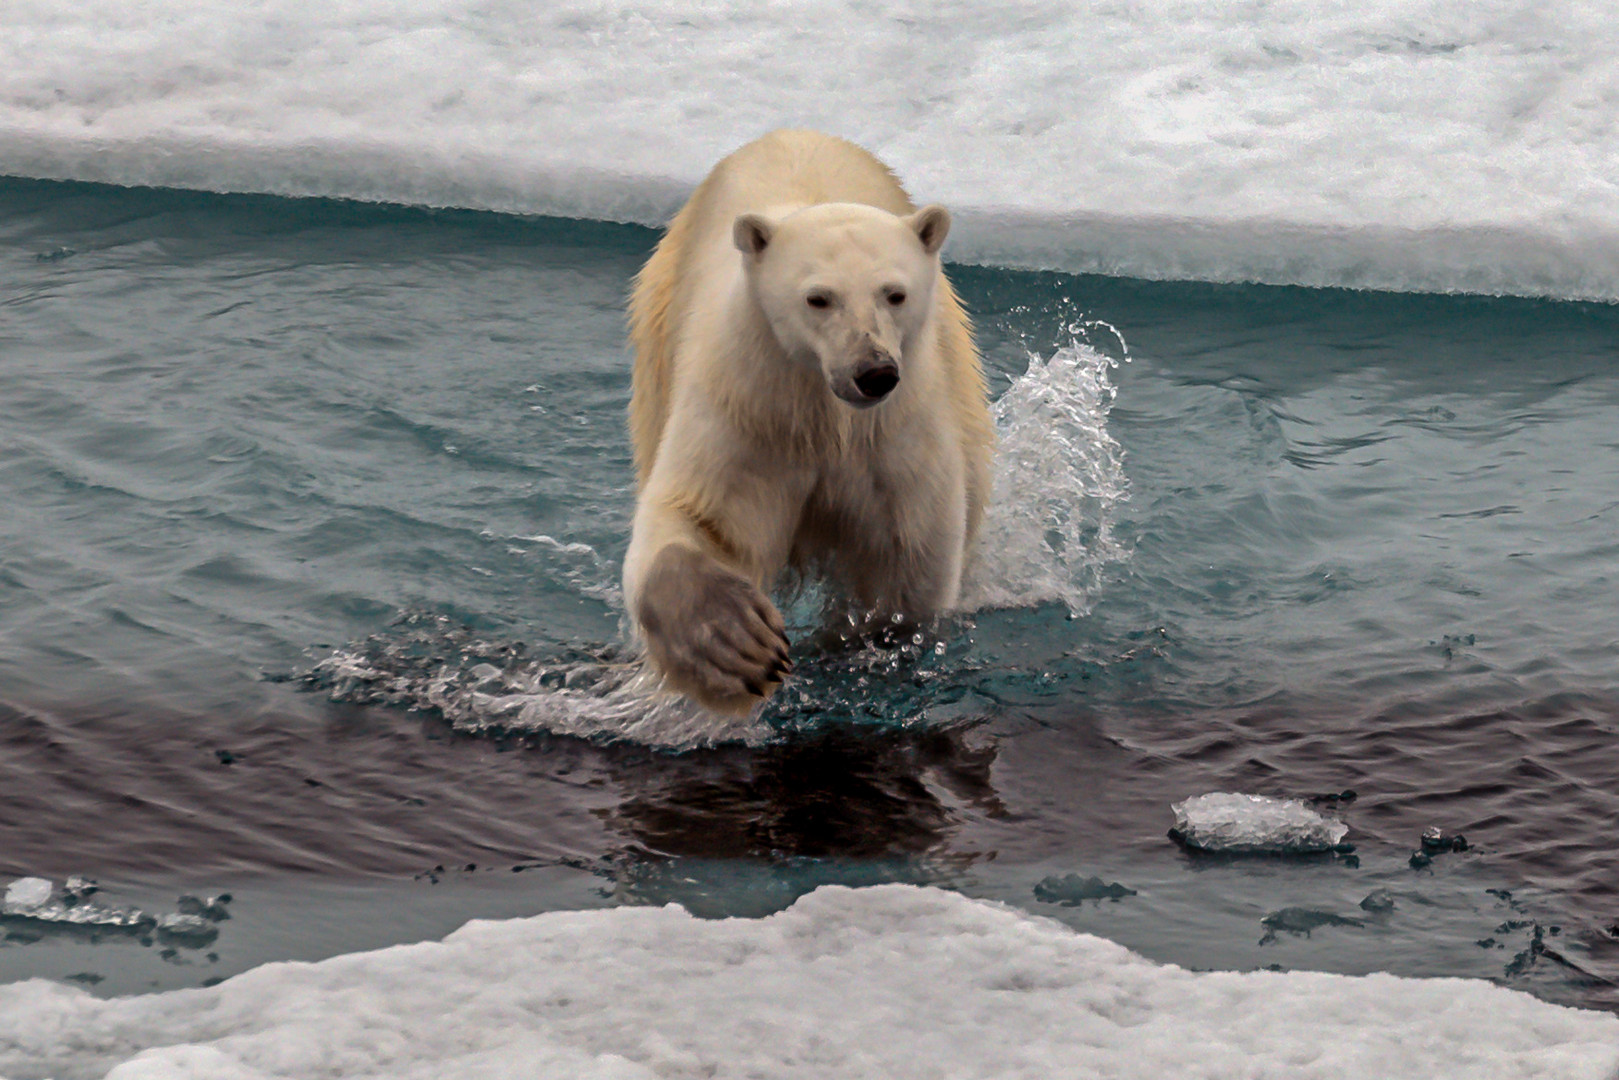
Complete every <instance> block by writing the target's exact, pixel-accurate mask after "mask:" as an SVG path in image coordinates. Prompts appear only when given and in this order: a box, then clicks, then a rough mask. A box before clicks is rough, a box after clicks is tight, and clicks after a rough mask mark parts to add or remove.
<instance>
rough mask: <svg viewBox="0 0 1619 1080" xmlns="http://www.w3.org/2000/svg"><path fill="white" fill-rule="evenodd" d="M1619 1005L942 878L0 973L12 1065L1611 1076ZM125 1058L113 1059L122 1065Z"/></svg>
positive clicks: (569, 1072)
mask: <svg viewBox="0 0 1619 1080" xmlns="http://www.w3.org/2000/svg"><path fill="white" fill-rule="evenodd" d="M1616 1069H1619V1017H1614V1016H1611V1015H1609V1014H1606V1013H1599V1012H1590V1011H1582V1010H1577V1009H1569V1008H1564V1007H1561V1006H1556V1005H1550V1004H1547V1003H1545V1002H1542V1001H1539V1000H1537V999H1535V998H1533V997H1530V996H1529V995H1527V994H1523V993H1519V992H1516V991H1512V990H1506V989H1502V988H1500V987H1497V986H1493V985H1491V984H1489V983H1485V982H1478V981H1466V980H1459V979H1402V978H1396V977H1394V976H1389V975H1372V976H1366V977H1361V978H1352V977H1347V976H1342V975H1326V974H1313V973H1295V974H1286V975H1284V974H1279V973H1274V972H1250V973H1236V972H1212V973H1207V972H1206V973H1194V972H1190V971H1186V970H1184V969H1182V968H1178V967H1174V966H1170V965H1163V964H1156V963H1153V962H1151V961H1148V960H1145V959H1143V958H1141V957H1140V956H1137V955H1135V954H1133V953H1131V952H1129V951H1128V950H1126V949H1125V948H1123V947H1122V946H1119V945H1115V944H1112V943H1111V942H1108V941H1104V940H1102V939H1100V938H1096V937H1091V936H1088V935H1085V934H1079V933H1075V932H1074V931H1072V930H1070V929H1068V928H1067V927H1065V926H1063V925H1062V924H1060V923H1057V922H1053V921H1049V920H1046V919H1041V918H1036V917H1032V916H1029V915H1026V914H1022V913H1020V912H1017V911H1014V910H1012V909H1010V908H1007V907H1003V906H1001V905H998V904H992V903H987V902H984V901H978V900H970V899H967V898H964V897H962V896H959V895H957V894H954V893H950V892H945V891H942V890H938V889H931V888H918V887H914V886H905V885H885V886H879V887H876V888H867V889H847V888H842V887H835V886H829V887H824V888H822V889H819V890H817V891H816V892H814V893H812V894H810V895H809V896H807V897H804V898H803V899H801V900H799V901H798V903H797V904H795V905H794V906H793V907H792V908H790V909H788V910H787V911H784V912H781V913H779V914H777V915H773V916H770V917H769V918H764V919H726V920H719V921H704V920H699V919H695V918H693V917H692V916H690V915H688V914H686V912H684V911H683V910H681V909H680V908H678V907H673V906H671V907H665V908H617V909H612V910H605V911H579V912H555V913H551V914H546V915H539V916H535V917H533V918H528V919H513V920H508V921H502V922H473V923H469V924H468V925H467V926H466V927H464V928H462V929H461V930H459V931H457V932H455V933H454V934H451V935H450V936H449V937H448V938H446V939H445V940H444V941H443V942H434V943H425V944H418V945H401V946H395V947H393V948H388V949H382V950H380V951H377V952H373V953H362V954H351V955H348V956H340V957H336V958H334V959H330V960H325V961H322V962H320V963H316V964H303V963H281V964H268V965H265V966H264V967H261V968H257V969H255V970H253V971H249V972H247V973H245V974H242V975H239V976H237V977H235V978H233V979H229V980H227V981H226V982H224V983H223V984H221V985H219V986H216V987H212V988H208V989H201V990H181V991H174V992H170V993H165V994H150V995H142V996H135V997H126V998H115V999H112V1000H102V999H98V998H95V997H93V996H91V995H89V994H88V993H85V992H84V991H82V990H79V989H76V988H70V987H67V986H63V985H60V984H56V983H50V982H45V981H40V980H36V981H31V982H27V983H19V984H14V985H11V986H5V987H0V1073H4V1074H5V1075H7V1076H9V1077H12V1080H21V1078H22V1077H27V1076H38V1075H41V1074H42V1073H46V1072H49V1073H52V1074H54V1075H57V1076H62V1077H68V1076H93V1075H102V1074H103V1073H104V1072H105V1074H106V1075H107V1076H109V1077H110V1080H155V1078H159V1077H161V1078H164V1080H174V1078H184V1077H198V1078H201V1077H211V1078H213V1077H217V1078H230V1080H264V1078H267V1077H299V1078H302V1077H309V1076H316V1075H320V1076H343V1077H356V1078H357V1077H384V1076H386V1077H398V1078H414V1077H424V1078H425V1077H442V1076H465V1077H470V1076H477V1077H488V1078H500V1077H514V1078H515V1077H524V1078H532V1077H541V1076H543V1077H563V1076H566V1077H570V1078H578V1080H585V1078H613V1080H632V1078H636V1080H640V1078H648V1077H695V1076H705V1077H718V1078H724V1077H752V1078H758V1080H768V1078H777V1077H829V1076H836V1077H839V1078H843V1080H854V1078H860V1077H882V1078H885V1080H886V1078H895V1077H927V1078H929V1080H942V1078H952V1077H960V1078H964V1080H965V1078H971V1080H982V1078H984V1077H991V1076H993V1077H1007V1078H1019V1077H1028V1078H1031V1080H1033V1078H1037V1077H1038V1078H1040V1080H1048V1078H1050V1077H1056V1076H1084V1077H1098V1078H1107V1077H1139V1078H1142V1080H1162V1078H1164V1077H1176V1078H1177V1080H1195V1078H1199V1077H1208V1078H1213V1077H1244V1078H1270V1077H1275V1078H1278V1080H1279V1078H1283V1077H1286V1078H1288V1080H1308V1078H1311V1077H1320V1078H1331V1080H1341V1078H1342V1077H1346V1076H1357V1077H1378V1078H1379V1080H1399V1078H1402V1077H1411V1078H1416V1080H1432V1078H1433V1077H1438V1076H1443V1077H1457V1078H1460V1077H1468V1078H1474V1080H1484V1078H1507V1077H1513V1078H1529V1077H1544V1078H1546V1080H1612V1077H1613V1076H1614V1073H1615V1070H1616ZM107 1070H110V1072H109V1071H107Z"/></svg>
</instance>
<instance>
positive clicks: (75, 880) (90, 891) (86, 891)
mask: <svg viewBox="0 0 1619 1080" xmlns="http://www.w3.org/2000/svg"><path fill="white" fill-rule="evenodd" d="M100 890H101V886H99V885H97V884H96V883H95V881H94V880H92V879H91V878H87V877H84V876H82V875H80V874H74V875H73V876H72V877H70V878H68V879H67V880H66V881H64V882H62V902H63V903H64V904H66V905H67V906H68V907H73V906H74V905H75V904H78V903H79V902H80V901H83V900H88V899H89V898H90V897H92V896H94V895H95V894H96V893H97V892H99V891H100Z"/></svg>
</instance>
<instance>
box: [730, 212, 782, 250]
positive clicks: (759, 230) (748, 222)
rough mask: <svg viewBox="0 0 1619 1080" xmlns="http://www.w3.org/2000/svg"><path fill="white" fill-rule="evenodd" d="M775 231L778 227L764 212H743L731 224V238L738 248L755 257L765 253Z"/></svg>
mask: <svg viewBox="0 0 1619 1080" xmlns="http://www.w3.org/2000/svg"><path fill="white" fill-rule="evenodd" d="M775 233H776V227H775V226H774V225H772V224H771V223H770V220H769V219H768V218H766V217H765V216H764V215H763V214H743V215H742V216H741V217H739V218H737V219H736V224H735V225H733V226H731V240H732V241H733V242H734V243H735V244H736V249H737V250H738V251H740V252H742V254H744V255H751V256H753V257H754V258H755V259H757V258H758V257H759V256H760V255H763V254H764V252H765V248H767V247H769V246H770V238H771V237H772V236H774V235H775Z"/></svg>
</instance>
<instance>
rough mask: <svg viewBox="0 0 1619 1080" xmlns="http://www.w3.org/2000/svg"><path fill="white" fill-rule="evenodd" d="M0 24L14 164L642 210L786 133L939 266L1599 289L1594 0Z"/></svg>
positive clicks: (1606, 61)
mask: <svg viewBox="0 0 1619 1080" xmlns="http://www.w3.org/2000/svg"><path fill="white" fill-rule="evenodd" d="M5 31H6V32H5V34H3V35H0V173H5V174H11V175H17V176H31V177H54V178H71V179H85V180H104V181H111V182H113V183H120V184H134V185H154V184H155V185H171V186H177V187H186V188H200V189H205V190H213V191H253V192H273V193H281V194H288V195H329V196H346V197H353V198H359V199H375V200H387V201H395V202H403V203H421V204H427V205H434V206H464V207H476V208H486V209H495V210H510V211H519V212H530V213H548V214H560V215H565V216H576V217H589V218H604V219H611V220H622V221H635V222H643V223H647V224H661V223H662V222H663V221H664V220H666V218H667V217H668V215H669V214H670V212H671V211H672V210H673V208H675V207H676V206H677V205H678V204H679V202H680V200H681V199H682V198H683V196H684V195H685V193H686V192H687V191H688V190H689V188H690V186H691V185H692V184H693V183H694V182H695V181H696V180H697V179H699V178H700V177H701V176H702V175H703V173H704V172H705V171H706V170H707V169H708V167H709V166H710V165H711V164H712V163H713V162H714V161H715V160H716V159H717V158H718V157H719V156H720V155H721V154H723V153H725V152H726V151H728V150H730V149H731V148H733V147H735V146H736V145H738V144H740V143H741V142H744V141H746V140H747V139H749V138H751V137H753V136H755V135H758V134H760V133H761V132H763V131H766V130H768V129H770V128H773V127H778V126H782V125H798V126H811V127H818V128H823V129H827V130H831V131H834V132H837V133H839V134H843V135H846V136H849V137H851V138H853V139H856V140H857V141H859V142H861V143H863V144H864V145H866V146H868V147H870V148H871V149H872V150H874V151H876V152H877V153H878V154H879V155H881V156H882V157H883V158H885V159H886V160H888V161H889V162H890V163H892V164H893V165H895V166H896V167H897V168H898V169H899V170H900V172H901V173H902V175H903V176H904V177H905V178H906V180H907V181H908V182H909V183H910V185H911V187H912V189H913V190H914V191H915V192H916V193H917V194H918V195H919V196H920V197H922V198H924V199H927V200H936V201H940V202H945V203H947V204H949V205H950V206H951V207H952V208H953V209H954V210H956V212H957V219H958V226H957V228H956V230H955V231H954V233H953V234H952V237H951V249H950V253H951V256H952V257H953V258H956V259H958V260H964V261H978V262H988V263H996V264H1007V265H1016V266H1031V267H1046V268H1052V269H1066V270H1076V271H1100V272H1104V273H1113V274H1128V275H1136V276H1144V277H1177V278H1197V279H1207V280H1216V281H1236V280H1254V281H1267V282H1281V283H1295V284H1306V285H1349V286H1365V287H1374V288H1389V289H1404V290H1438V291H1464V292H1468V291H1471V292H1507V293H1520V294H1532V295H1548V296H1560V297H1586V298H1598V299H1605V300H1614V299H1619V173H1616V171H1615V169H1614V162H1615V161H1619V35H1616V34H1615V32H1614V30H1613V17H1612V11H1611V9H1609V8H1608V6H1607V5H1606V4H1603V3H1599V2H1596V0H1547V2H1544V3H1537V4H1529V3H1525V2H1523V0H1476V2H1474V3H1468V4H1453V3H1443V2H1441V0H1368V2H1365V3H1347V2H1344V0H1275V2H1268V3H1228V2H1224V0H1136V2H1131V3H1111V2H1090V3H1073V2H1067V0H1062V2H1059V0H1039V2H1034V3H1017V4H1011V3H1005V2H986V3H972V4H966V3H946V4H915V3H907V2H903V0H902V2H899V3H893V4H885V5H883V6H881V7H880V8H872V7H871V6H869V5H865V4H860V3H855V2H853V0H796V2H794V3H767V2H763V0H754V2H750V3H737V4H714V3H704V4H693V3H689V2H686V0H679V2H677V0H634V2H630V0H588V2H586V0H575V2H561V3H552V4H532V3H527V2H522V0H478V2H476V3H474V2H472V0H330V2H328V3H323V4H308V3H304V2H303V0H260V2H257V3H254V4H252V5H248V6H245V7H244V6H243V5H241V4H236V3H230V2H228V0H145V2H143V3H140V4H129V3H125V2H121V0H81V2H78V3H74V4H60V3H55V2H53V0H10V2H9V3H7V5H6V8H5ZM829 57H832V58H835V60H834V61H833V62H828V58H829Z"/></svg>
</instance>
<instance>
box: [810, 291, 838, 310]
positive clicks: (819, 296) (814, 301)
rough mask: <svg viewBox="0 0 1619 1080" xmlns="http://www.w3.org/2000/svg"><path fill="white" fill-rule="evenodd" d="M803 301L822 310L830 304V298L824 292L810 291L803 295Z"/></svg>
mask: <svg viewBox="0 0 1619 1080" xmlns="http://www.w3.org/2000/svg"><path fill="white" fill-rule="evenodd" d="M804 303H806V304H808V305H809V306H810V307H812V308H816V309H817V310H824V309H825V308H829V307H831V306H832V298H831V297H830V296H827V295H826V294H825V293H810V294H809V295H808V296H806V297H804Z"/></svg>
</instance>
